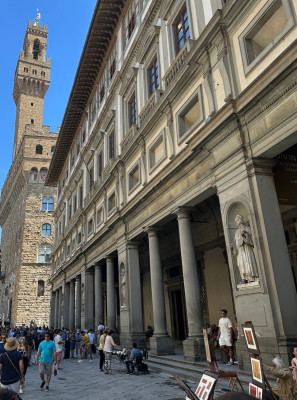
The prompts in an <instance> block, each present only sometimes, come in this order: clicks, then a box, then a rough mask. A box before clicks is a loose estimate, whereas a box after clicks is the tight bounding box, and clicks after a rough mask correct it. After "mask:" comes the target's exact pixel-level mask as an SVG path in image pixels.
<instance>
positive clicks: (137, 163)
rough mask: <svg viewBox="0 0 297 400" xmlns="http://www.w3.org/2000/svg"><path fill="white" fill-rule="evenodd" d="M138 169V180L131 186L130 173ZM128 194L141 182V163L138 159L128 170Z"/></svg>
mask: <svg viewBox="0 0 297 400" xmlns="http://www.w3.org/2000/svg"><path fill="white" fill-rule="evenodd" d="M137 169H138V171H139V179H138V182H136V183H135V184H134V185H133V186H131V185H130V184H131V182H132V179H133V178H132V174H133V173H134V172H135V171H136V170H137ZM127 181H128V194H129V195H130V194H131V193H132V192H133V191H134V190H135V189H136V188H137V187H138V186H139V185H140V184H141V164H140V159H139V160H137V162H136V163H135V164H134V165H133V166H132V167H131V168H130V170H129V171H128V179H127Z"/></svg>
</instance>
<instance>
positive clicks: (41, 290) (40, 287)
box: [37, 280, 44, 297]
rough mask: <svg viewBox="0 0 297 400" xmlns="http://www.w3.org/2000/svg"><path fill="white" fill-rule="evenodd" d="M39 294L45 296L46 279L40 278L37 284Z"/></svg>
mask: <svg viewBox="0 0 297 400" xmlns="http://www.w3.org/2000/svg"><path fill="white" fill-rule="evenodd" d="M37 296H38V297H39V296H44V281H43V280H39V281H38V284H37Z"/></svg>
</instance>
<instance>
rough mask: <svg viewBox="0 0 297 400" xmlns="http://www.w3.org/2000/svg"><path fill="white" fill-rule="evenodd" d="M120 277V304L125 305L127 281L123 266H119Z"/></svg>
mask: <svg viewBox="0 0 297 400" xmlns="http://www.w3.org/2000/svg"><path fill="white" fill-rule="evenodd" d="M121 278H122V279H121V305H122V307H125V306H127V282H126V273H125V267H124V266H122V268H121Z"/></svg>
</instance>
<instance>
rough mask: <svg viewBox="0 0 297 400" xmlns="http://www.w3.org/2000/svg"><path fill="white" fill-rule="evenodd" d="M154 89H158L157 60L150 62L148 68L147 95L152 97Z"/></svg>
mask: <svg viewBox="0 0 297 400" xmlns="http://www.w3.org/2000/svg"><path fill="white" fill-rule="evenodd" d="M156 89H159V68H158V60H157V59H155V60H154V61H153V62H152V64H151V66H150V68H149V94H150V95H152V94H153V93H154V91H155V90H156Z"/></svg>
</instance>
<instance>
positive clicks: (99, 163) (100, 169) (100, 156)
mask: <svg viewBox="0 0 297 400" xmlns="http://www.w3.org/2000/svg"><path fill="white" fill-rule="evenodd" d="M102 171H103V150H101V151H100V153H99V154H98V175H99V176H101V175H102Z"/></svg>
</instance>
